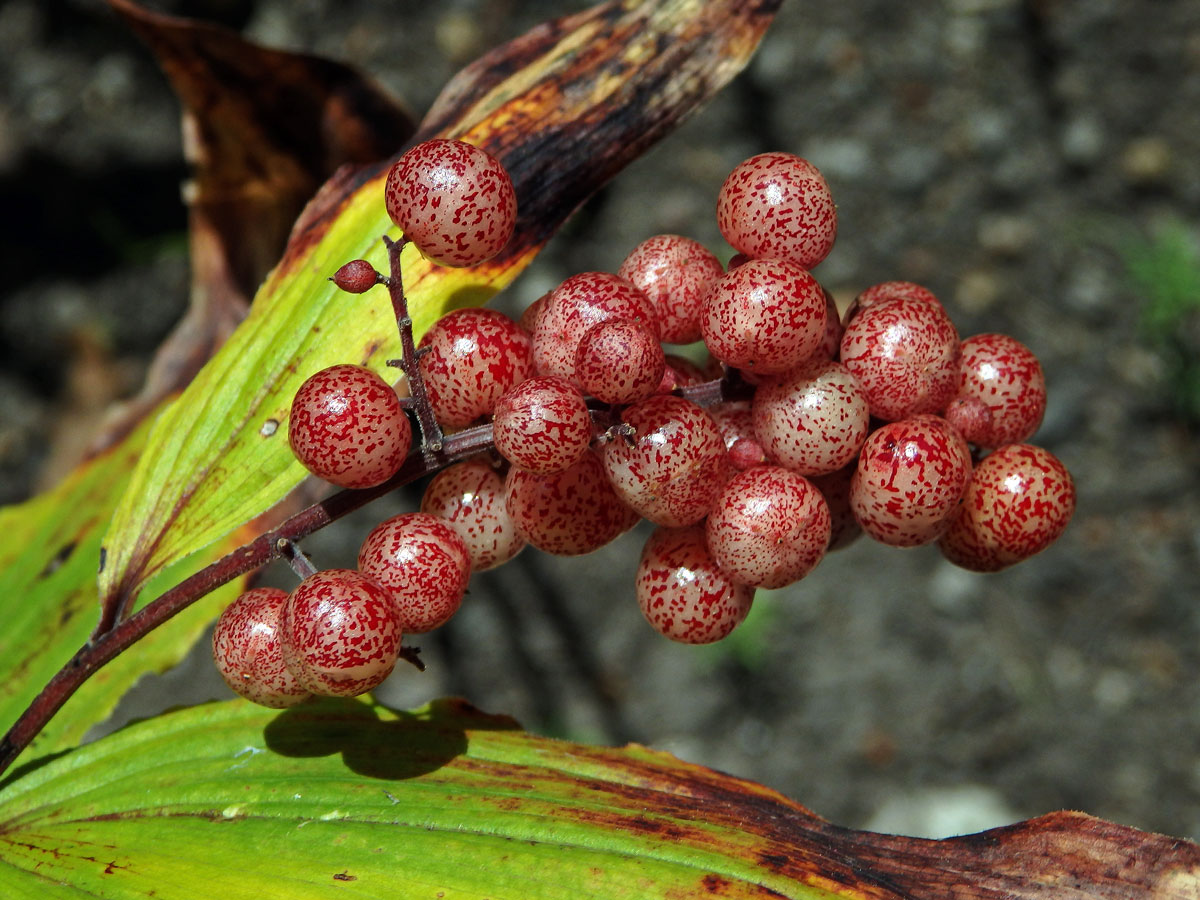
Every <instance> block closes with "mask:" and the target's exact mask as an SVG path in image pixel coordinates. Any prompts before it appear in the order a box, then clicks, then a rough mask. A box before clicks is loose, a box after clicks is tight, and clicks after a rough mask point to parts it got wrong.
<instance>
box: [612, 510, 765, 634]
mask: <svg viewBox="0 0 1200 900" xmlns="http://www.w3.org/2000/svg"><path fill="white" fill-rule="evenodd" d="M635 585H636V589H637V600H638V606H639V607H640V608H641V610H642V615H644V616H645V617H646V621H647V622H649V623H650V624H651V625H652V626H653V627H654V629H655V630H656V631H658V633H659V634H662V635H665V636H666V637H669V638H670V639H671V640H673V641H679V642H680V643H684V644H711V643H712V642H713V641H719V640H721V638H723V637H725V636H727V635H728V634H729V633H730V632H731V631H733V629H734V628H736V627H737V626H738V625H740V624H741V623H742V620H743V619H745V618H746V614H747V613H748V612H750V604H751V603H752V602H753V601H754V589H753V588H751V587H748V586H746V585H744V584H738V583H737V582H736V581H734V580H733V579H731V578H730V577H729V576H728V575H726V574H725V573H724V572H722V571H721V569H720V568H718V566H717V564H716V562H715V561H714V560H713V558H712V554H710V553H709V552H708V546H707V545H706V544H705V540H704V526H703V525H693V526H691V527H689V528H656V529H655V530H654V532H653V533H652V534H651V535H650V537H649V538H648V539H647V540H646V545H645V547H644V548H643V549H642V556H641V559H640V560H639V562H638V568H637V577H636V579H635Z"/></svg>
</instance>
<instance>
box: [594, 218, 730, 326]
mask: <svg viewBox="0 0 1200 900" xmlns="http://www.w3.org/2000/svg"><path fill="white" fill-rule="evenodd" d="M617 274H618V275H620V276H621V277H622V278H624V279H626V280H627V281H629V282H630V283H632V284H633V285H635V286H636V287H638V288H641V290H642V291H643V292H644V293H645V294H646V296H647V297H649V298H650V300H651V302H653V303H654V309H655V312H656V313H657V314H658V324H659V329H660V339H661V340H662V341H663V342H664V343H667V344H691V343H693V342H695V341H698V340H700V308H701V304H702V303H703V301H704V295H705V294H706V293H707V292H708V289H709V287H711V286H712V284H713V282H715V281H716V280H717V279H718V278H720V277H721V276H722V275H724V274H725V269H724V267H722V265H721V261H720V260H719V259H717V258H716V256H714V255H713V254H712V252H711V251H709V250H708V249H707V248H706V247H705V246H704V245H703V244H701V243H699V242H698V241H694V240H692V239H691V238H688V237H683V236H681V235H678V234H659V235H655V236H654V237H651V238H646V240H644V241H642V242H641V243H640V244H638V245H637V246H636V247H634V248H633V250H632V251H630V253H629V255H628V256H626V257H625V260H624V262H622V263H621V267H620V268H619V269H617Z"/></svg>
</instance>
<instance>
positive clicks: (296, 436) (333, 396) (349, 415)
mask: <svg viewBox="0 0 1200 900" xmlns="http://www.w3.org/2000/svg"><path fill="white" fill-rule="evenodd" d="M288 442H289V443H290V444H291V447H292V452H293V453H294V454H295V455H296V458H297V459H298V460H299V461H300V463H301V464H302V465H303V466H304V467H305V468H306V469H308V471H310V472H312V473H313V474H314V475H316V476H318V477H320V478H324V479H325V480H326V481H328V482H331V483H333V484H336V485H337V486H338V487H344V488H367V487H373V486H374V485H377V484H382V483H383V482H385V481H387V480H388V479H389V478H391V477H392V476H393V475H395V474H396V472H397V470H398V469H399V468H400V465H401V463H403V462H404V458H405V456H407V455H408V451H409V449H410V448H411V447H412V426H411V425H410V424H409V422H408V417H407V416H406V415H405V414H404V410H403V409H402V408H401V406H400V398H399V397H398V396H397V395H396V392H395V391H394V390H393V389H392V387H391V385H389V384H388V383H387V382H386V381H384V380H383V379H382V378H380V377H379V376H378V375H376V374H375V373H374V372H372V371H371V370H370V369H367V368H364V367H363V366H353V365H349V364H343V365H336V366H330V367H329V368H327V369H322V370H321V371H320V372H317V373H316V374H315V375H313V376H312V377H310V378H309V379H308V380H307V381H305V382H304V384H302V385H301V386H300V390H298V391H297V392H296V399H295V400H294V401H293V402H292V411H291V416H290V418H289V420H288Z"/></svg>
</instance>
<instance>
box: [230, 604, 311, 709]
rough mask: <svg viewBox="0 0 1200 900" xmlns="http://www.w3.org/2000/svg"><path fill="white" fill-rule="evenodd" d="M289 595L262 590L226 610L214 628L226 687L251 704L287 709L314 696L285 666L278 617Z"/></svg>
mask: <svg viewBox="0 0 1200 900" xmlns="http://www.w3.org/2000/svg"><path fill="white" fill-rule="evenodd" d="M287 596H288V595H287V591H281V590H280V589H279V588H272V587H263V588H255V589H254V590H252V591H246V593H244V594H242V595H241V596H239V597H238V598H237V599H236V600H234V601H233V602H232V603H230V604H229V605H228V606H227V607H225V611H224V612H222V613H221V617H220V618H219V619H217V625H216V627H215V628H214V629H213V635H212V652H213V661H214V662H215V663H216V664H217V671H218V672H220V673H221V677H222V678H224V679H225V683H226V684H227V685H229V686H230V687H231V688H233V690H234V691H236V692H237V693H238V694H241V695H242V696H243V697H245V698H246V699H247V700H250V701H252V702H254V703H257V704H259V705H260V706H269V707H271V708H272V709H283V708H284V707H287V706H295V705H296V704H297V703H300V702H301V701H303V700H307V699H308V698H309V697H311V696H312V694H310V693H309V692H308V691H307V690H305V689H304V688H303V687H301V686H300V685H299V684H298V683H297V682H296V679H295V678H294V677H293V676H292V673H291V672H289V671H288V668H287V666H286V665H284V663H283V653H282V651H281V650H280V649H279V634H278V631H279V616H280V613H281V611H282V610H283V604H284V602H285V601H286V600H287Z"/></svg>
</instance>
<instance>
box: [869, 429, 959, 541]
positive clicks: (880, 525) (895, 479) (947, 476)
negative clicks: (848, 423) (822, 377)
mask: <svg viewBox="0 0 1200 900" xmlns="http://www.w3.org/2000/svg"><path fill="white" fill-rule="evenodd" d="M970 483H971V451H970V449H969V448H968V447H967V442H966V441H965V440H963V437H962V435H960V434H959V433H958V432H957V431H955V430H954V429H953V428H952V427H951V426H950V424H949V423H948V422H947V421H946V420H945V419H942V418H940V417H938V416H932V415H919V416H913V417H911V418H908V419H902V420H900V421H899V422H889V423H887V424H885V425H882V426H880V427H879V428H878V429H876V430H875V431H873V432H871V434H870V435H869V436H868V437H867V441H866V443H865V444H864V445H863V448H862V452H861V453H860V454H859V457H858V468H857V469H856V470H855V472H854V477H853V480H852V481H851V483H850V508H851V509H852V510H853V512H854V517H855V518H856V519H857V520H858V523H859V525H861V526H862V530H863V531H865V532H866V533H867V534H868V535H870V536H871V537H873V538H874V539H875V540H877V541H880V542H881V543H884V544H888V545H890V546H893V547H915V546H917V545H919V544H927V543H929V542H930V541H933V540H936V539H937V538H939V537H940V536H941V535H942V533H943V532H945V530H946V529H947V528H948V527H949V526H950V520H951V518H952V517H953V516H954V515H955V514H956V513H957V512H958V509H959V506H960V504H961V503H962V499H963V495H964V494H965V493H966V490H967V485H969V484H970Z"/></svg>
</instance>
